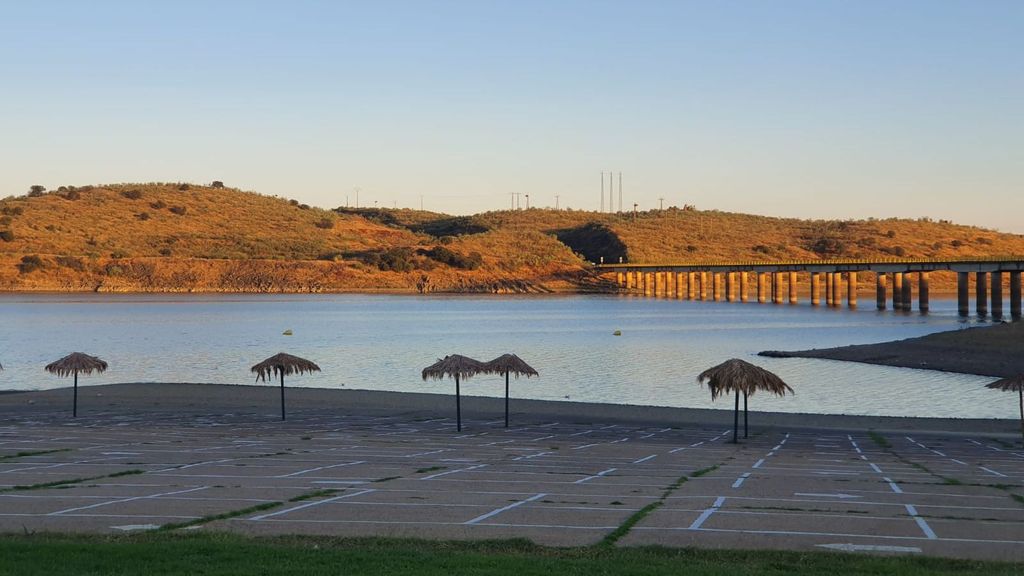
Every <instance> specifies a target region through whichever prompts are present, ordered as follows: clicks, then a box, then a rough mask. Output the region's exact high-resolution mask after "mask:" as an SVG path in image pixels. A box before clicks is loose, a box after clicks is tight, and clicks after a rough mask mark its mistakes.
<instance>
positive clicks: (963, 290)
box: [956, 272, 971, 318]
mask: <svg viewBox="0 0 1024 576" xmlns="http://www.w3.org/2000/svg"><path fill="white" fill-rule="evenodd" d="M970 278H971V277H970V274H968V273H967V272H957V273H956V311H957V314H959V315H960V316H961V317H963V318H966V317H967V316H969V315H970V314H971V309H970V300H971V286H970Z"/></svg>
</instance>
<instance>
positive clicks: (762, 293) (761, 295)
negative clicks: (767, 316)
mask: <svg viewBox="0 0 1024 576" xmlns="http://www.w3.org/2000/svg"><path fill="white" fill-rule="evenodd" d="M755 274H757V301H758V302H759V303H761V304H764V303H765V302H766V301H767V300H768V288H767V286H765V284H767V282H768V273H767V272H755Z"/></svg>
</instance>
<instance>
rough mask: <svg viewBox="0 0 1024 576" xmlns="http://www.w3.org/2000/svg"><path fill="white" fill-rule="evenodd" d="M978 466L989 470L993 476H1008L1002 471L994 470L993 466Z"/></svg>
mask: <svg viewBox="0 0 1024 576" xmlns="http://www.w3.org/2000/svg"><path fill="white" fill-rule="evenodd" d="M978 468H981V469H982V470H984V471H985V472H988V473H989V474H992V475H993V476H999V477H1001V478H1006V474H1003V473H1002V472H996V471H995V470H992V469H991V468H985V467H984V466H978Z"/></svg>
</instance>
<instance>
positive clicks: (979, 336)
mask: <svg viewBox="0 0 1024 576" xmlns="http://www.w3.org/2000/svg"><path fill="white" fill-rule="evenodd" d="M758 356H765V357H769V358H816V359H825V360H840V361H844V362H858V363H861V364H874V365H878V366H894V367H897V368H918V369H922V370H936V371H941V372H955V373H958V374H971V375H975V376H984V377H991V378H1009V377H1013V376H1016V375H1017V374H1022V373H1024V322H1014V323H1010V324H995V325H991V326H979V327H974V328H966V329H961V330H949V331H944V332H935V333H933V334H928V335H926V336H920V337H917V338H907V339H905V340H894V341H890V342H880V343H877V344H856V345H852V346H838V347H835V348H820V349H819V348H815V349H811V350H796V351H781V350H765V351H762V352H758Z"/></svg>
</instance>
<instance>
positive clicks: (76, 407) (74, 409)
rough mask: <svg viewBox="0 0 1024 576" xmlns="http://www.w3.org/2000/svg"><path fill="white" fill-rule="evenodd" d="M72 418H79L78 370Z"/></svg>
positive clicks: (76, 371) (76, 372)
mask: <svg viewBox="0 0 1024 576" xmlns="http://www.w3.org/2000/svg"><path fill="white" fill-rule="evenodd" d="M71 417H72V418H77V417H78V370H75V399H74V401H73V402H72V404H71Z"/></svg>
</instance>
